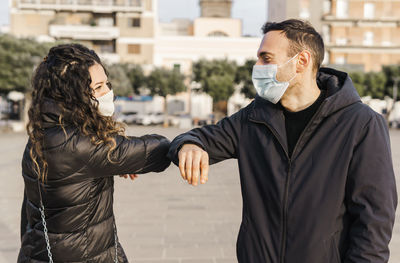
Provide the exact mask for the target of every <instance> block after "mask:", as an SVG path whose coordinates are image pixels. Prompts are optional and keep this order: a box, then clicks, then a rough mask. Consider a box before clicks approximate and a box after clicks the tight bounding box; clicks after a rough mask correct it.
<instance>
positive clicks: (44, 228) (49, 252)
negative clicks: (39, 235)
mask: <svg viewBox="0 0 400 263" xmlns="http://www.w3.org/2000/svg"><path fill="white" fill-rule="evenodd" d="M39 191H40V190H39ZM40 197H41V196H40ZM39 210H40V214H41V216H42V223H43V232H44V239H45V240H46V248H47V256H49V263H53V255H52V254H51V251H50V241H49V235H48V231H47V225H46V220H45V215H44V206H43V203H42V200H40V208H39Z"/></svg>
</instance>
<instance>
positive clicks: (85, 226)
mask: <svg viewBox="0 0 400 263" xmlns="http://www.w3.org/2000/svg"><path fill="white" fill-rule="evenodd" d="M44 110H45V114H44V115H43V118H44V120H45V138H44V146H45V158H46V160H47V162H48V165H49V168H48V179H47V182H46V183H45V184H44V185H41V189H42V197H43V202H44V207H45V213H46V223H47V227H48V231H49V239H50V243H51V252H52V254H53V260H54V262H114V258H115V238H114V237H115V236H114V214H113V191H114V178H113V176H114V175H120V174H127V173H137V174H138V173H139V174H140V173H147V172H161V171H163V170H165V169H166V168H167V167H168V166H169V164H170V161H169V159H167V157H166V154H167V152H168V148H169V141H168V139H166V138H164V137H162V136H159V135H146V136H143V137H128V138H125V137H123V136H116V137H115V139H116V142H117V148H116V150H115V155H114V158H115V159H116V162H115V163H112V162H110V161H108V159H107V152H108V147H106V146H105V145H103V144H100V145H97V146H96V145H94V144H92V143H91V142H90V138H88V137H87V136H84V135H82V134H81V133H80V132H79V130H78V129H77V128H75V127H73V126H72V125H70V126H68V125H67V127H65V133H64V131H63V130H62V129H61V128H60V127H59V126H58V125H57V124H58V119H59V110H58V109H57V107H56V106H55V104H53V103H52V102H51V101H48V102H46V103H45V105H44ZM29 149H30V142H28V143H27V146H26V149H25V152H24V155H23V160H22V176H23V179H24V182H25V196H26V199H25V202H24V205H23V211H22V215H26V218H24V216H23V217H22V220H21V230H22V234H21V235H22V241H21V249H20V252H19V256H18V262H49V258H48V255H47V250H46V243H45V238H44V233H43V225H42V221H41V217H40V212H39V209H38V208H39V203H40V201H39V200H40V198H39V190H38V184H37V178H36V175H35V174H34V172H33V162H32V159H31V158H30V155H29ZM118 262H127V259H126V256H125V254H124V251H123V249H122V247H121V245H120V244H118Z"/></svg>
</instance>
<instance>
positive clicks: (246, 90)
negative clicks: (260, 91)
mask: <svg viewBox="0 0 400 263" xmlns="http://www.w3.org/2000/svg"><path fill="white" fill-rule="evenodd" d="M254 64H256V60H254V59H248V60H246V61H245V63H244V65H242V66H239V67H238V68H237V72H236V76H235V83H237V84H242V89H241V93H243V94H244V95H245V96H246V98H249V99H253V98H254V97H255V96H256V94H257V92H256V89H255V88H254V85H253V80H252V78H251V75H252V72H253V66H254Z"/></svg>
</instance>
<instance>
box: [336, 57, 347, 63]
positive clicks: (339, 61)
mask: <svg viewBox="0 0 400 263" xmlns="http://www.w3.org/2000/svg"><path fill="white" fill-rule="evenodd" d="M335 64H338V65H344V64H346V58H345V57H344V56H336V58H335Z"/></svg>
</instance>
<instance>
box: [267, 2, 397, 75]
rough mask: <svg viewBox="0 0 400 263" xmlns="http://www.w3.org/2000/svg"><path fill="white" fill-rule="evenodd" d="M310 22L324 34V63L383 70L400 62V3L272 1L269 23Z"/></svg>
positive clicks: (354, 68) (335, 65) (350, 68)
mask: <svg viewBox="0 0 400 263" xmlns="http://www.w3.org/2000/svg"><path fill="white" fill-rule="evenodd" d="M288 18H301V19H305V20H309V21H310V22H311V23H312V24H313V25H314V26H315V28H316V29H317V30H318V31H319V32H320V33H321V34H322V36H323V38H324V41H325V45H326V54H325V61H324V64H327V65H330V66H333V67H337V68H344V69H346V70H364V71H379V70H381V68H382V66H383V65H393V64H399V63H400V0H318V1H316V0H269V5H268V20H269V21H281V20H284V19H288Z"/></svg>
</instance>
